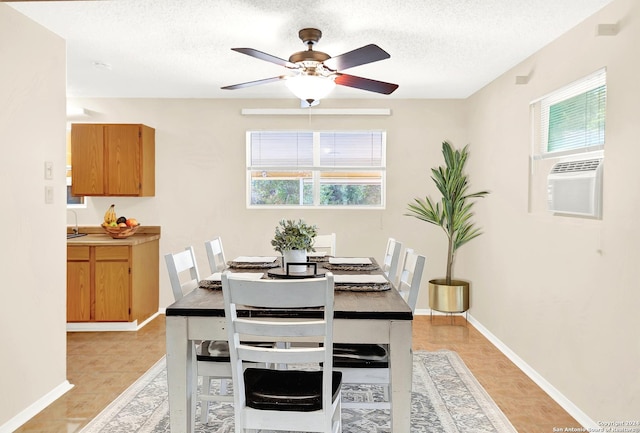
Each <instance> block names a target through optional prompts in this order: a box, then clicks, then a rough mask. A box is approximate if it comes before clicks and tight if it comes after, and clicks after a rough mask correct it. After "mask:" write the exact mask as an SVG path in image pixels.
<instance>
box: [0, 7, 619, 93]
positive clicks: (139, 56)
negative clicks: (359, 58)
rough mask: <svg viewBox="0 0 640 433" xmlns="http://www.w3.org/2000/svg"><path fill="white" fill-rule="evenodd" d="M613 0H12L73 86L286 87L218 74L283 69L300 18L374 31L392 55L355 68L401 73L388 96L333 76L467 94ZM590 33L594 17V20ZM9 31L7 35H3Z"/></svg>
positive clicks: (172, 89) (385, 77)
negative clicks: (52, 48) (244, 50)
mask: <svg viewBox="0 0 640 433" xmlns="http://www.w3.org/2000/svg"><path fill="white" fill-rule="evenodd" d="M611 1H612V0H397V1H392V0H366V1H365V0H316V1H313V2H312V1H308V0H113V1H107V0H99V1H31V2H12V3H7V4H8V5H10V6H12V7H14V8H15V9H16V10H18V11H20V12H21V13H23V14H24V15H26V16H28V17H30V18H31V19H33V20H34V21H36V22H38V23H40V24H41V25H43V26H44V27H46V28H48V29H50V30H51V31H53V32H55V33H57V34H58V35H60V36H61V37H63V38H64V39H65V40H66V41H67V51H68V90H67V94H68V95H69V96H73V97H145V98H146V97H160V98H290V97H291V94H290V93H289V91H288V90H287V89H286V87H285V86H284V83H283V82H275V83H270V84H265V85H261V86H255V87H251V88H244V89H238V90H221V89H220V87H221V86H225V85H230V84H236V83H241V82H244V81H252V80H258V79H262V78H269V77H273V76H278V75H281V74H283V72H284V73H286V69H285V68H283V67H281V66H277V65H275V64H272V63H268V62H265V61H262V60H258V59H255V58H252V57H249V56H247V55H243V54H239V53H236V52H233V51H231V50H230V48H232V47H250V48H255V49H257V50H260V51H264V52H266V53H269V54H272V55H274V56H277V57H280V58H284V59H287V58H288V57H289V55H291V54H292V53H294V52H296V51H301V50H304V49H305V47H304V45H303V44H302V42H301V41H300V39H298V30H300V29H301V28H305V27H315V28H318V29H320V30H322V32H323V36H322V39H321V40H320V42H319V43H318V45H317V46H316V47H315V49H317V50H320V51H324V52H326V53H328V54H330V55H332V56H337V55H339V54H342V53H344V52H347V51H351V50H353V49H355V48H359V47H361V46H363V45H367V44H370V43H375V44H377V45H379V46H380V47H381V48H383V49H384V50H385V51H387V52H388V53H389V54H391V58H390V59H386V60H382V61H379V62H375V63H371V64H368V65H363V66H358V67H354V68H352V69H348V70H347V71H346V72H347V73H349V74H353V75H357V76H362V77H366V78H373V79H377V80H381V81H388V82H392V83H397V84H399V85H400V87H399V89H398V90H396V91H395V93H393V94H392V95H390V96H385V95H379V94H376V93H371V92H366V91H363V90H358V89H351V88H346V87H344V86H337V88H336V90H335V91H334V92H333V93H332V94H331V97H332V98H370V97H374V98H465V97H467V96H469V95H471V94H472V93H474V92H475V91H477V90H478V89H480V88H482V87H483V86H484V85H486V84H487V83H489V82H490V81H492V80H493V79H495V78H496V77H498V76H499V75H501V74H502V73H504V72H505V71H506V70H508V69H510V68H511V67H513V66H515V65H516V64H518V63H519V62H521V61H522V60H524V59H525V58H527V57H528V56H530V55H531V54H533V53H534V52H536V51H537V50H539V49H540V48H542V47H543V46H545V45H546V44H548V43H549V42H551V41H552V40H553V39H556V38H557V37H558V36H560V35H561V34H563V33H564V32H566V31H567V30H569V29H570V28H572V27H574V26H575V25H577V24H578V23H580V22H581V21H583V20H584V19H585V18H587V17H588V16H590V15H592V14H593V13H595V12H596V11H598V10H599V9H601V8H602V7H603V6H605V5H606V4H608V3H610V2H611ZM594 33H595V29H594ZM3 37H7V36H6V35H4V36H3Z"/></svg>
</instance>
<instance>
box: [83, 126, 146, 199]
mask: <svg viewBox="0 0 640 433" xmlns="http://www.w3.org/2000/svg"><path fill="white" fill-rule="evenodd" d="M71 179H72V181H71V194H73V195H76V196H82V195H89V196H92V195H93V196H95V195H98V196H138V197H140V196H153V195H155V192H156V186H155V129H153V128H151V127H149V126H145V125H140V124H95V123H74V124H72V125H71Z"/></svg>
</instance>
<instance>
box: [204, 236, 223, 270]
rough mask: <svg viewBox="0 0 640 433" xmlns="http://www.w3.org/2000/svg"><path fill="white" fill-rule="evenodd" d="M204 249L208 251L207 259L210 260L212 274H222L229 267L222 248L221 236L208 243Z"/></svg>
mask: <svg viewBox="0 0 640 433" xmlns="http://www.w3.org/2000/svg"><path fill="white" fill-rule="evenodd" d="M204 247H205V249H206V250H207V259H208V260H209V268H210V269H211V273H212V274H214V273H216V272H222V271H223V270H224V269H225V268H226V267H227V261H226V259H225V256H224V248H223V247H222V239H221V238H220V236H218V237H215V238H213V239H211V240H210V241H206V242H205V243H204Z"/></svg>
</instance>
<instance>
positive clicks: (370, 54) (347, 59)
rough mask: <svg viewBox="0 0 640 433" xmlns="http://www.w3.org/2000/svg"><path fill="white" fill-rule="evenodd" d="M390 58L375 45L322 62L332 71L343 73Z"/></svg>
mask: <svg viewBox="0 0 640 433" xmlns="http://www.w3.org/2000/svg"><path fill="white" fill-rule="evenodd" d="M389 57H391V55H390V54H389V53H387V52H386V51H385V50H383V49H382V48H380V47H379V46H377V45H375V44H369V45H365V46H364V47H360V48H357V49H355V50H353V51H349V52H348V53H344V54H340V55H339V56H336V57H332V58H330V59H328V60H326V61H324V62H323V64H324V66H326V67H327V68H329V69H331V70H332V71H343V70H345V69H348V68H353V67H354V66H360V65H366V64H367V63H372V62H377V61H378V60H384V59H388V58H389Z"/></svg>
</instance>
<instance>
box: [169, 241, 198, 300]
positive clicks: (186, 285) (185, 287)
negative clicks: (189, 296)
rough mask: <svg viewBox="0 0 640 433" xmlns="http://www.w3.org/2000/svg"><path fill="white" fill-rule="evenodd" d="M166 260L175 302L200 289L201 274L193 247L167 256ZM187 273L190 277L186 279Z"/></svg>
mask: <svg viewBox="0 0 640 433" xmlns="http://www.w3.org/2000/svg"><path fill="white" fill-rule="evenodd" d="M164 259H165V262H166V264H167V270H168V271H169V281H170V282H171V290H172V291H173V298H174V300H176V301H177V300H178V299H181V298H182V297H183V296H184V295H185V294H186V293H188V292H190V291H191V290H193V289H195V288H196V287H198V283H199V281H200V273H199V272H198V265H197V263H196V257H195V253H194V251H193V247H192V246H189V247H186V248H185V249H184V251H180V252H179V253H169V254H165V256H164ZM187 271H188V276H189V277H188V279H185V275H187Z"/></svg>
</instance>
